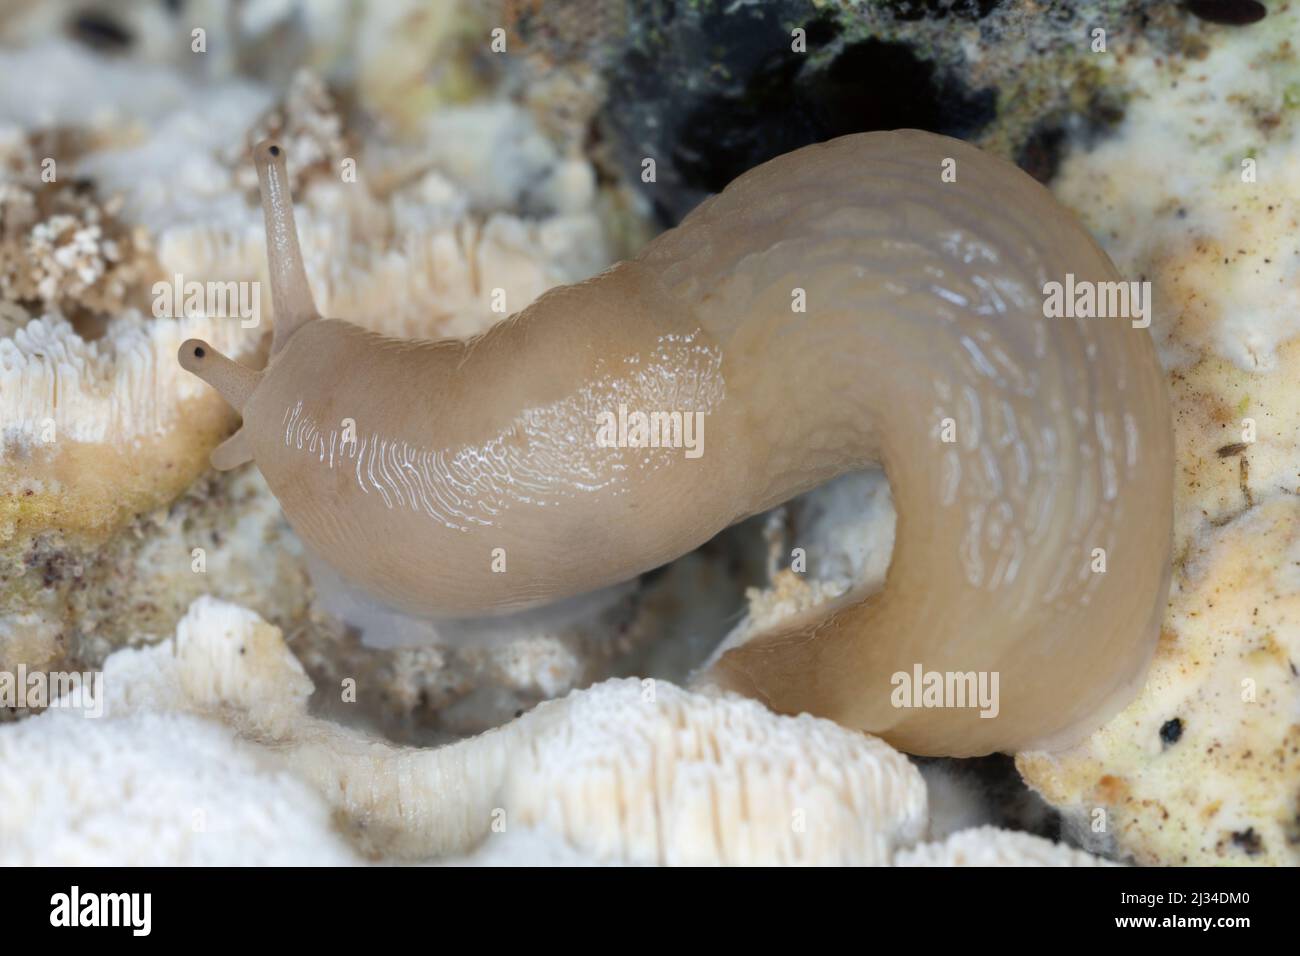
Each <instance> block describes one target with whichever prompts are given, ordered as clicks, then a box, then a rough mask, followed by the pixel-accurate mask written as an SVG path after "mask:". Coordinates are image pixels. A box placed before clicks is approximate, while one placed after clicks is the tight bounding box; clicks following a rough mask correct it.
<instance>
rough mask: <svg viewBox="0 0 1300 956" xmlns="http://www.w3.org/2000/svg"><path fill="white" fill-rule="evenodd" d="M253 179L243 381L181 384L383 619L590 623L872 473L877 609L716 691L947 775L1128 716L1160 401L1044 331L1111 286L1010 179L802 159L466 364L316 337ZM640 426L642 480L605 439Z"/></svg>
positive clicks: (763, 643)
mask: <svg viewBox="0 0 1300 956" xmlns="http://www.w3.org/2000/svg"><path fill="white" fill-rule="evenodd" d="M949 158H952V159H955V160H956V172H957V178H956V182H944V181H942V180H941V171H942V169H943V164H944V161H945V160H946V159H949ZM259 170H260V171H261V172H262V182H263V200H264V208H265V210H266V215H267V223H268V236H269V243H268V245H269V249H270V256H271V276H272V292H273V296H274V298H275V311H276V328H275V341H274V343H273V346H272V356H271V361H270V364H269V366H268V368H267V369H266V370H265V371H264V372H262V373H256V372H251V371H248V370H245V369H242V368H241V367H239V366H237V365H234V363H231V362H229V361H228V360H226V359H224V358H222V357H221V356H218V355H215V354H212V353H210V351H209V350H207V349H206V348H205V347H204V346H203V345H202V343H194V342H190V343H186V345H185V346H184V347H182V351H181V361H182V363H183V364H185V365H186V367H187V368H190V369H191V370H193V371H195V372H196V373H197V374H199V375H201V376H203V377H204V378H205V379H207V380H208V381H209V382H211V383H212V384H213V385H214V386H215V387H217V388H218V389H219V390H220V391H222V392H223V394H225V395H226V396H227V398H229V399H230V400H231V401H232V402H233V403H234V404H235V405H236V406H237V407H239V408H240V409H241V411H242V412H243V416H244V425H243V428H242V430H241V431H240V432H239V433H237V434H236V436H235V437H234V438H232V439H231V440H230V441H228V442H227V443H226V445H223V446H222V447H221V448H220V449H218V450H217V452H215V453H214V463H215V464H217V465H218V466H219V467H233V466H234V465H236V464H239V463H241V462H243V461H246V460H249V459H251V460H254V461H255V462H256V463H257V465H258V467H259V468H260V469H261V471H262V473H263V474H264V475H265V477H266V480H267V482H268V484H269V486H270V488H271V490H272V491H273V492H274V493H275V495H276V497H277V498H278V499H279V500H280V502H281V504H282V506H283V508H284V511H285V513H286V515H287V516H288V519H289V521H290V523H291V524H292V525H293V527H294V528H295V530H296V531H297V532H298V533H299V535H300V536H301V537H302V538H303V540H304V541H306V542H307V543H308V545H309V546H310V547H311V548H312V549H313V550H315V551H316V552H317V553H318V554H319V555H320V556H322V557H323V558H324V559H325V560H326V561H328V562H329V563H330V564H332V565H333V566H334V567H336V568H337V569H338V570H339V571H340V572H342V573H343V574H344V575H345V576H347V577H348V578H350V579H352V580H355V581H356V582H358V583H359V584H361V585H362V586H363V587H364V588H366V589H367V590H369V591H370V592H372V593H373V594H374V595H376V596H377V597H379V598H380V599H383V600H385V601H387V602H389V603H391V604H394V605H397V606H399V607H402V608H405V609H407V610H410V611H414V612H417V613H423V614H438V615H466V614H478V613H489V612H500V611H506V610H514V609H520V608H524V607H527V606H531V605H535V604H539V603H542V602H546V601H550V600H554V599H557V598H560V597H564V596H567V595H572V594H575V593H578V592H582V591H587V590H591V589H594V588H597V587H600V586H603V585H608V584H613V583H616V582H618V581H621V580H625V579H627V578H629V577H632V576H634V575H636V574H638V573H640V572H643V571H645V570H648V569H650V568H653V567H655V566H657V565H660V564H662V563H664V562H666V561H669V560H671V559H673V558H675V557H677V556H679V555H681V554H683V553H685V552H687V551H689V550H691V549H692V548H695V547H697V546H698V545H700V544H701V543H703V542H704V541H706V540H708V539H709V538H710V537H712V536H713V535H714V534H716V533H717V532H718V531H720V530H721V529H723V528H725V527H727V526H728V525H730V524H732V523H733V522H735V521H737V520H739V519H741V518H744V517H746V516H748V515H752V514H755V513H758V512H761V511H764V510H766V509H768V508H771V507H773V506H775V505H777V504H779V503H780V502H782V501H785V500H787V499H789V498H791V497H793V496H795V495H798V494H800V493H801V492H804V491H807V490H809V489H811V488H814V487H816V486H817V485H820V484H822V483H823V482H825V481H827V480H829V479H831V478H833V477H835V476H837V475H840V474H843V473H845V472H848V471H853V470H859V469H862V468H864V467H868V466H870V465H873V464H877V463H879V464H882V465H883V467H884V469H885V472H886V474H887V476H888V478H889V481H890V485H891V488H892V491H893V497H894V504H895V508H896V511H897V525H896V535H895V542H896V543H895V547H894V553H893V558H892V562H891V565H890V569H889V573H888V576H887V580H886V584H885V587H884V588H883V590H881V591H879V592H878V593H875V594H871V595H867V594H859V593H850V594H847V595H845V596H843V597H842V598H840V599H839V600H837V601H836V602H834V603H833V604H831V605H828V606H823V607H821V608H818V609H816V612H815V613H810V614H808V615H807V616H806V618H804V619H799V620H795V621H793V622H790V623H788V624H787V625H785V626H783V627H782V629H781V630H780V631H779V632H772V633H766V634H761V635H759V636H757V637H755V638H753V639H752V640H750V641H749V642H747V643H746V644H744V645H742V646H739V647H736V648H733V649H731V650H729V651H726V652H725V653H724V654H722V656H721V657H720V658H719V659H718V661H717V662H716V664H715V665H714V668H713V674H712V676H713V677H714V678H716V679H717V681H719V682H720V683H722V684H723V685H724V686H726V687H729V688H731V689H734V690H738V691H741V692H743V693H747V694H750V695H753V696H756V697H759V698H761V699H762V700H764V701H766V702H767V703H768V704H769V705H770V706H772V707H773V708H775V709H777V710H780V711H784V712H791V713H795V712H799V711H809V712H812V713H815V714H819V715H822V716H827V717H831V718H833V719H835V720H837V721H840V722H841V723H844V724H846V725H849V726H854V727H859V728H862V729H865V730H869V731H871V732H874V733H877V734H880V735H881V736H883V737H885V738H886V739H887V740H889V741H890V742H891V743H893V744H894V745H895V746H898V747H900V748H902V749H904V750H908V751H911V752H915V753H928V754H951V755H967V754H980V753H988V752H990V751H994V750H1012V749H1026V748H1031V747H1041V746H1057V745H1060V744H1063V743H1068V742H1070V741H1072V740H1073V739H1075V738H1077V737H1078V736H1080V735H1081V734H1083V733H1085V732H1087V731H1090V730H1091V729H1093V728H1095V727H1096V726H1097V725H1099V724H1100V723H1101V722H1102V721H1103V720H1104V719H1105V718H1106V717H1108V716H1109V715H1111V714H1112V713H1113V712H1115V711H1116V710H1117V709H1118V708H1119V707H1120V706H1122V705H1123V704H1124V703H1126V702H1127V700H1128V699H1129V697H1130V696H1131V695H1132V694H1133V693H1135V692H1136V690H1137V688H1138V686H1139V685H1140V681H1141V680H1142V678H1143V676H1144V673H1145V669H1146V665H1147V663H1148V662H1149V659H1150V656H1151V654H1152V652H1153V650H1154V644H1155V640H1156V638H1157V635H1158V631H1159V626H1160V622H1161V619H1162V616H1163V613H1164V608H1165V598H1166V591H1167V588H1168V568H1169V549H1170V535H1171V521H1172V518H1171V515H1172V503H1171V496H1172V476H1173V466H1172V455H1173V452H1172V439H1171V435H1170V424H1169V411H1168V405H1167V398H1166V394H1165V386H1164V378H1163V374H1162V372H1161V370H1160V368H1159V366H1158V363H1157V361H1156V357H1155V352H1154V348H1153V346H1152V343H1151V340H1150V337H1149V336H1148V334H1147V333H1146V331H1145V330H1144V329H1143V328H1135V327H1134V325H1133V323H1131V322H1130V321H1129V320H1128V318H1125V317H1108V318H1046V317H1045V316H1044V307H1043V303H1044V290H1045V288H1046V286H1047V284H1048V283H1050V282H1054V281H1055V282H1065V281H1067V275H1068V276H1072V277H1073V279H1072V281H1073V282H1074V283H1075V284H1076V286H1077V285H1079V284H1081V283H1088V282H1095V283H1103V282H1117V281H1119V280H1120V276H1119V275H1118V273H1117V272H1116V270H1115V268H1114V266H1113V265H1112V264H1111V262H1110V261H1109V259H1108V258H1107V257H1106V255H1105V254H1104V253H1103V252H1102V251H1101V249H1100V248H1099V247H1098V246H1097V245H1096V243H1095V242H1093V240H1092V239H1091V238H1090V237H1089V236H1088V235H1087V233H1086V232H1085V231H1084V230H1083V229H1082V227H1081V226H1080V225H1079V224H1078V223H1077V221H1076V220H1075V219H1074V218H1073V217H1072V216H1071V215H1070V214H1069V213H1068V212H1067V211H1066V210H1064V209H1063V208H1062V207H1061V206H1059V204H1057V203H1056V201H1055V200H1054V199H1053V198H1052V196H1051V195H1050V193H1048V192H1047V191H1046V190H1045V189H1044V188H1042V187H1041V186H1039V185H1038V184H1037V183H1036V182H1034V181H1033V180H1032V179H1031V178H1030V177H1028V176H1027V175H1025V174H1024V173H1022V172H1020V171H1019V170H1018V169H1016V168H1015V167H1014V166H1012V165H1010V164H1007V163H1005V162H1002V161H1000V160H997V159H995V158H993V157H990V156H988V155H986V154H984V153H982V152H980V151H979V150H978V149H976V148H974V147H971V146H968V145H966V144H963V143H961V142H959V141H956V140H952V139H949V138H946V137H940V136H935V135H931V134H927V133H920V132H915V131H900V132H893V133H868V134H860V135H854V136H846V137H843V138H840V139H837V140H834V141H832V142H829V143H826V144H821V145H817V146H811V147H807V148H805V149H801V150H798V151H796V152H794V153H790V154H787V155H785V156H781V157H779V158H777V159H775V160H772V161H771V162H768V163H765V164H764V165H762V166H760V167H758V168H756V169H754V170H751V171H750V172H748V173H746V174H745V175H743V176H741V177H740V178H739V179H737V180H736V181H735V182H733V183H732V184H731V185H730V186H728V187H727V189H725V190H724V191H723V192H722V193H720V194H719V195H717V196H715V197H713V198H711V199H709V200H707V201H706V202H704V203H703V204H701V206H700V207H699V208H697V209H696V210H695V211H694V212H692V213H691V214H690V215H689V216H688V217H687V218H686V219H685V220H684V221H683V222H682V224H681V225H680V226H678V227H677V228H675V229H672V230H670V231H668V232H666V233H664V234H663V235H661V236H659V237H658V238H657V239H655V240H654V241H653V242H651V243H650V244H649V245H648V246H647V247H646V249H645V250H644V251H643V252H642V253H641V254H640V255H639V256H638V257H637V258H636V259H634V260H631V261H629V262H623V263H620V264H618V265H616V266H614V267H612V268H611V269H609V270H608V271H606V272H605V273H603V274H602V275H600V276H598V277H596V278H594V279H591V280H588V281H586V282H582V283H578V284H576V285H573V286H568V287H564V288H560V289H555V290H552V291H551V292H549V293H547V294H546V295H544V296H542V297H541V298H539V299H538V300H537V301H536V302H534V303H533V304H532V305H530V306H529V307H528V308H526V309H524V310H523V311H522V312H519V313H517V314H516V315H514V316H512V317H511V318H510V319H508V320H506V321H504V322H502V323H500V324H498V325H497V326H496V327H494V328H493V329H491V330H490V331H489V332H487V333H486V334H484V335H482V336H479V337H478V338H476V339H473V340H470V341H468V342H459V341H443V342H408V341H402V340H395V339H391V338H387V337H383V336H380V335H377V334H375V333H371V332H368V331H365V330H363V329H361V328H359V327H357V326H355V325H351V324H349V323H347V322H342V321H338V320H332V319H331V320H326V319H319V318H315V309H314V306H313V305H312V304H311V298H310V293H309V291H308V290H307V285H306V281H305V278H304V277H303V274H302V266H301V262H300V259H299V256H298V251H297V242H296V238H295V234H294V231H293V219H292V206H291V204H290V203H289V201H288V197H287V195H286V194H285V190H284V189H283V188H282V186H283V183H284V182H285V177H284V173H283V156H282V155H280V151H279V149H278V147H274V146H267V145H263V146H261V147H259ZM196 349H197V350H199V351H200V352H202V353H203V354H202V355H198V356H196V354H195V350H196ZM638 412H640V413H644V414H645V415H646V416H647V417H648V416H649V415H650V414H651V413H659V414H660V416H661V417H660V419H659V420H660V422H661V424H663V426H664V427H663V429H662V432H663V434H661V438H664V436H667V439H666V440H663V441H661V443H660V444H661V447H633V446H635V445H637V444H638V442H637V441H636V439H637V437H638V436H637V435H636V434H635V431H634V428H632V427H630V428H629V430H628V434H627V435H626V436H623V435H622V434H619V435H614V434H613V433H611V432H610V431H609V430H608V429H609V426H610V423H611V421H619V420H620V419H621V418H626V419H628V420H629V421H635V419H636V413H638ZM672 413H677V418H676V419H673V418H672ZM676 421H680V422H681V423H682V425H681V428H679V429H678V430H677V431H673V430H672V429H671V428H670V427H669V423H670V422H676ZM690 425H696V426H697V427H696V429H695V434H694V436H693V437H694V439H695V445H694V450H693V451H692V449H691V448H690V447H687V442H686V439H687V438H688V437H691V436H690V435H689V433H686V434H683V432H686V429H688V428H689V427H690ZM602 428H603V429H605V431H604V433H603V434H602ZM611 437H614V439H615V440H614V441H613V442H612V444H613V447H610V445H611V441H610V438H611ZM624 437H626V438H627V440H626V441H621V439H622V438H624ZM640 437H645V436H644V435H642V436H640ZM674 446H676V447H674ZM688 452H689V453H688ZM1099 555H1100V558H1099ZM809 560H810V561H816V560H817V555H816V554H810V555H809ZM1099 561H1100V562H1101V563H1100V564H1099ZM1099 567H1100V568H1101V569H1102V570H1099ZM918 665H919V667H920V668H921V669H923V670H924V672H926V673H931V672H938V673H940V674H958V675H965V674H973V675H976V676H978V675H985V677H988V676H989V675H993V674H996V675H997V676H996V687H997V697H998V699H997V701H996V716H984V717H982V716H980V713H981V710H983V711H984V712H985V713H987V712H988V711H989V709H990V708H989V707H983V708H980V707H975V706H960V705H958V706H954V705H953V702H952V701H948V702H947V704H948V705H947V706H915V705H900V703H899V701H898V698H897V695H896V694H895V690H896V689H897V680H896V678H897V675H899V674H906V675H909V676H910V675H913V674H914V673H916V670H917V667H918ZM971 686H973V685H971ZM916 697H917V698H918V699H919V698H920V697H921V688H919V687H918V688H917V689H916ZM913 704H915V702H913Z"/></svg>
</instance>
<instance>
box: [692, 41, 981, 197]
mask: <svg viewBox="0 0 1300 956" xmlns="http://www.w3.org/2000/svg"><path fill="white" fill-rule="evenodd" d="M802 66H803V64H802V63H801V62H800V61H799V60H798V59H796V58H794V57H787V56H784V55H782V54H776V55H774V56H771V57H769V58H768V61H767V62H766V63H764V64H763V65H762V66H761V67H760V69H759V70H757V71H756V72H755V74H754V75H753V77H752V78H751V80H750V82H749V84H748V85H747V86H746V88H745V90H744V92H743V93H742V94H741V95H740V96H738V97H736V96H726V95H723V96H716V97H711V98H709V99H706V100H705V101H704V102H703V103H701V104H700V105H699V106H697V107H696V108H695V110H694V111H692V112H691V113H690V114H689V115H688V116H687V117H686V119H685V121H684V122H683V123H682V124H681V126H680V127H679V129H678V131H677V133H678V139H677V146H676V148H675V149H674V151H673V163H674V166H675V167H676V169H677V170H678V171H679V172H680V174H681V176H682V179H683V181H684V183H685V185H687V186H688V187H694V188H699V189H703V190H706V191H708V192H717V191H719V190H721V189H722V188H723V187H725V186H726V185H727V184H728V183H729V182H731V181H732V180H733V179H735V178H736V177H737V176H739V175H740V174H741V173H743V172H745V171H746V170H747V169H751V168H753V167H754V166H757V165H758V164H760V163H763V162H766V161H767V160H769V159H772V158H773V157H775V156H780V155H781V154H782V153H788V152H790V151H791V150H793V149H798V148H799V147H800V146H807V145H808V144H809V143H819V142H822V141H823V140H828V139H834V138H835V137H837V136H845V135H847V134H849V133H861V132H866V131H868V130H879V129H899V128H902V127H912V128H917V129H926V130H932V131H935V132H945V133H948V134H950V135H962V134H966V135H969V134H970V133H971V132H973V131H974V130H976V129H978V128H979V127H980V126H982V125H984V123H986V122H988V121H989V120H991V119H992V118H993V115H994V105H995V94H994V93H993V91H992V90H988V91H985V92H984V93H974V94H968V93H967V92H966V91H963V90H961V89H959V88H956V87H955V86H954V85H952V84H947V83H944V82H942V81H941V80H938V79H937V78H936V77H935V76H934V74H933V68H932V67H931V66H930V65H929V64H927V63H923V62H922V61H920V60H918V59H917V58H916V56H915V54H913V53H912V52H911V51H910V50H909V49H908V48H907V47H905V46H902V45H899V44H894V43H884V42H881V41H879V40H867V41H866V42H863V43H858V44H854V45H853V46H850V47H847V48H846V49H845V50H844V52H842V53H841V54H840V55H839V56H838V57H836V58H835V60H834V61H833V62H832V64H831V66H830V68H829V69H827V70H825V71H820V72H816V73H814V74H813V75H812V76H811V77H810V78H809V79H808V80H807V81H806V82H797V81H796V78H797V76H798V74H799V72H800V69H801V67H802ZM882 89H888V90H889V95H882V93H881V91H882Z"/></svg>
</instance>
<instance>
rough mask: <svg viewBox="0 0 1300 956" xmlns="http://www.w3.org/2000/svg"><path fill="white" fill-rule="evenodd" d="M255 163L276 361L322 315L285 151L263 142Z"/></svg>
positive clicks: (277, 146)
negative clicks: (295, 214) (304, 249)
mask: <svg viewBox="0 0 1300 956" xmlns="http://www.w3.org/2000/svg"><path fill="white" fill-rule="evenodd" d="M253 159H254V161H255V162H256V164H257V180H258V184H259V186H260V188H261V193H262V215H263V216H264V217H265V220H266V257H267V264H268V266H269V271H270V276H271V301H272V304H273V305H274V307H275V331H274V333H273V334H272V338H271V357H272V358H274V357H275V356H276V355H277V354H279V352H280V351H281V350H283V349H284V347H285V345H286V344H287V343H288V341H289V339H290V338H291V337H292V336H293V333H294V332H296V331H298V329H300V328H301V327H302V326H303V325H305V324H306V323H308V322H310V321H311V320H312V319H317V318H320V313H319V312H317V311H316V302H315V300H314V299H313V298H312V294H311V287H310V286H309V285H308V284H307V271H306V269H305V268H304V267H303V262H302V250H301V249H300V248H299V245H298V228H297V226H296V224H295V223H294V218H293V197H292V196H291V195H290V194H289V169H288V166H287V165H286V164H285V151H284V147H283V146H281V145H280V144H279V143H277V142H275V141H274V140H263V141H262V142H260V143H258V144H257V145H256V146H255V147H253Z"/></svg>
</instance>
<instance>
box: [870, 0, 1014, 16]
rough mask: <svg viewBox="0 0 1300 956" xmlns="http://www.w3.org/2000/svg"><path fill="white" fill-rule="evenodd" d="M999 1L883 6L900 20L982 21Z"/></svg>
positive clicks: (895, 1)
mask: <svg viewBox="0 0 1300 956" xmlns="http://www.w3.org/2000/svg"><path fill="white" fill-rule="evenodd" d="M1000 2H1001V0H887V2H886V3H885V6H886V7H888V8H889V10H890V12H892V13H893V14H894V16H896V17H897V18H898V19H900V20H942V19H943V18H945V17H950V16H951V17H956V18H959V19H962V20H982V19H983V18H984V17H987V16H988V15H989V14H990V13H992V12H993V11H994V10H996V9H997V7H998V4H999V3H1000Z"/></svg>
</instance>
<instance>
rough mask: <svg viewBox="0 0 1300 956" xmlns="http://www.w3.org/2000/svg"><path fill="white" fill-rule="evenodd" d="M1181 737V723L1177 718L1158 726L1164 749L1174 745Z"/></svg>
mask: <svg viewBox="0 0 1300 956" xmlns="http://www.w3.org/2000/svg"><path fill="white" fill-rule="evenodd" d="M1182 736H1183V722H1182V721H1181V720H1180V719H1178V718H1177V717H1175V718H1173V719H1172V720H1166V721H1165V722H1164V723H1163V724H1161V725H1160V739H1161V741H1162V742H1163V743H1164V745H1165V746H1166V747H1168V746H1169V745H1170V744H1176V743H1178V741H1179V740H1180V739H1181V738H1182Z"/></svg>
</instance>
